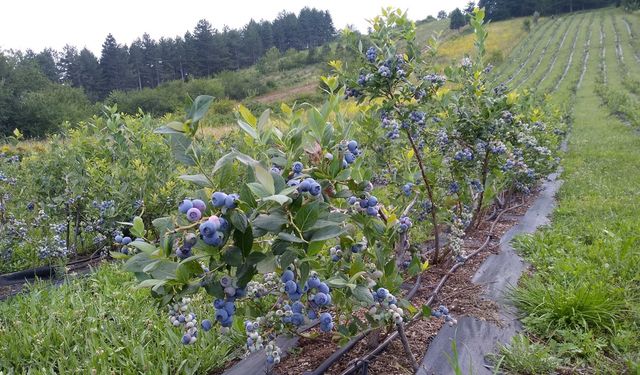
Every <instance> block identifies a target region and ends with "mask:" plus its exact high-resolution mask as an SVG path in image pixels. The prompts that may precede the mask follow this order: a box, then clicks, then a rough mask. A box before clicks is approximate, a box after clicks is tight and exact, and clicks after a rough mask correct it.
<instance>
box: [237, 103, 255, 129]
mask: <svg viewBox="0 0 640 375" xmlns="http://www.w3.org/2000/svg"><path fill="white" fill-rule="evenodd" d="M238 112H239V113H240V116H242V118H243V119H244V121H246V122H247V123H248V124H249V125H251V126H255V125H256V117H255V116H254V115H253V113H251V111H250V110H248V109H247V107H245V106H243V105H242V104H240V105H239V106H238Z"/></svg>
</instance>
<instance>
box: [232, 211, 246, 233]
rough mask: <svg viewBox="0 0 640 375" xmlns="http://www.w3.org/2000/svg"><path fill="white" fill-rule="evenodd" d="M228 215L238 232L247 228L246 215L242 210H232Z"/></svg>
mask: <svg viewBox="0 0 640 375" xmlns="http://www.w3.org/2000/svg"><path fill="white" fill-rule="evenodd" d="M229 215H230V219H231V225H233V227H234V228H236V229H237V230H239V231H240V232H244V231H246V230H247V226H248V225H249V220H248V219H247V215H245V214H244V212H242V211H240V210H232V211H231V213H230V214H229ZM249 229H250V228H249Z"/></svg>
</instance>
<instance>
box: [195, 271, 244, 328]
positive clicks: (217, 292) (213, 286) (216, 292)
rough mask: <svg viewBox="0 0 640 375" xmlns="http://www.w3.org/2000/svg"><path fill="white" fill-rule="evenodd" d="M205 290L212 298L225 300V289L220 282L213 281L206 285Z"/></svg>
mask: <svg viewBox="0 0 640 375" xmlns="http://www.w3.org/2000/svg"><path fill="white" fill-rule="evenodd" d="M204 290H206V291H207V294H209V295H210V296H214V297H216V298H224V289H223V288H222V285H220V283H219V282H218V280H211V282H209V283H207V284H205V286H204ZM238 320H239V319H238Z"/></svg>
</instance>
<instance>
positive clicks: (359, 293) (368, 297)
mask: <svg viewBox="0 0 640 375" xmlns="http://www.w3.org/2000/svg"><path fill="white" fill-rule="evenodd" d="M351 292H352V293H353V296H354V297H356V299H357V300H358V301H362V302H366V303H367V305H371V304H373V302H374V301H373V295H372V294H371V291H370V290H369V288H367V287H364V286H362V285H357V286H356V287H355V288H353V289H352V290H351Z"/></svg>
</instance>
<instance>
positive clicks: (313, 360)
mask: <svg viewBox="0 0 640 375" xmlns="http://www.w3.org/2000/svg"><path fill="white" fill-rule="evenodd" d="M536 195H537V194H530V195H528V196H525V197H518V198H515V199H514V201H515V202H513V203H512V204H511V206H512V207H513V206H517V205H518V204H520V203H523V204H522V205H521V206H520V207H518V208H514V209H512V210H510V211H509V212H508V214H507V213H505V215H502V216H500V218H499V220H500V221H499V222H498V223H496V224H495V227H494V229H493V233H492V236H491V240H490V241H489V244H488V246H487V247H485V249H484V250H483V251H481V252H480V253H478V254H477V255H476V256H475V257H473V258H471V259H469V260H467V262H466V263H465V265H464V266H463V267H460V268H458V270H457V271H456V272H455V273H453V274H452V275H450V277H449V279H448V280H447V282H446V283H445V285H444V287H443V288H442V289H441V290H440V292H439V294H438V295H437V297H436V298H435V300H434V302H433V303H432V306H438V305H440V304H444V305H446V306H447V307H448V308H449V310H450V311H451V314H452V316H454V317H456V318H459V317H462V316H473V317H476V318H478V319H481V320H487V321H491V322H494V323H496V324H500V321H499V316H498V313H497V306H496V305H495V304H494V303H493V302H490V301H487V300H486V299H483V298H482V286H480V285H476V284H473V283H472V282H471V279H472V278H473V276H474V274H475V273H476V271H477V270H478V268H479V267H480V265H481V264H482V262H483V261H484V260H485V259H486V258H487V257H488V256H489V255H490V254H492V253H496V252H497V251H498V250H499V241H500V238H501V237H502V235H503V234H504V233H505V232H506V231H508V230H509V229H510V228H511V227H512V226H513V225H514V224H516V223H517V221H518V220H519V218H520V217H521V216H523V215H524V213H525V212H526V211H527V209H528V208H529V207H530V205H531V204H532V203H533V201H534V200H535V198H536ZM493 224H494V222H493V221H485V222H483V223H482V224H481V225H480V226H479V228H477V229H474V230H471V231H470V232H469V233H468V235H467V236H466V237H465V243H464V248H465V250H466V251H467V253H468V254H470V253H472V252H474V251H475V250H476V249H478V248H479V247H480V246H481V245H482V244H483V243H484V242H485V240H486V238H487V234H488V233H489V231H490V228H491V226H492V225H493ZM452 265H453V262H452V261H447V262H442V263H440V264H437V265H432V266H431V267H430V268H429V269H428V270H427V271H425V272H424V273H423V274H422V280H421V283H420V287H419V289H418V292H417V293H416V295H415V296H414V298H413V299H412V300H411V303H412V304H413V306H416V307H417V308H420V307H421V306H422V305H423V304H424V303H425V302H426V300H427V299H428V298H429V297H430V295H431V293H432V290H433V288H434V287H435V285H437V283H438V282H439V281H440V279H441V278H442V276H443V275H445V274H446V273H447V272H448V271H449V270H450V268H451V266H452ZM443 324H444V321H443V320H442V319H435V318H430V319H417V320H416V321H415V322H414V323H412V324H411V325H408V326H407V327H406V328H405V331H406V335H407V339H408V341H409V345H410V347H411V351H412V352H413V354H414V356H415V357H416V360H417V362H418V363H420V362H421V360H422V357H423V356H424V354H425V353H426V349H427V347H428V345H429V343H430V342H431V340H433V338H434V337H435V335H436V334H437V333H438V331H439V330H440V328H441V327H442V325H443ZM385 336H386V334H381V335H380V337H379V338H377V340H368V338H365V339H363V340H362V341H361V342H359V343H358V344H356V345H355V346H354V348H353V349H352V350H351V351H349V352H348V353H346V354H345V355H344V356H343V357H342V358H341V360H339V361H338V362H336V363H334V364H333V366H332V367H330V368H329V370H328V371H327V372H326V374H340V373H342V371H344V370H345V369H346V368H347V367H348V366H349V365H351V364H352V363H353V361H356V360H358V359H359V358H360V357H362V356H363V355H365V354H366V353H367V352H369V351H370V350H372V349H373V348H375V347H376V346H377V345H378V343H379V342H382V341H383V340H384V338H385ZM368 341H373V344H369V343H368ZM338 348H339V345H338V344H337V342H336V341H335V340H331V339H330V338H329V337H326V338H325V337H322V336H318V337H317V338H315V339H313V340H310V339H306V338H302V339H301V340H300V342H299V346H298V348H296V349H295V350H294V351H293V353H291V355H289V356H287V357H286V358H284V360H283V361H282V362H281V363H280V364H279V365H278V366H276V368H275V369H274V371H273V372H274V373H275V374H279V375H294V374H295V375H299V374H304V373H305V372H307V371H313V370H314V369H315V368H316V367H317V366H318V365H320V364H321V363H322V362H323V361H324V360H325V359H326V358H328V357H329V356H330V355H331V354H332V353H333V352H334V351H335V350H337V349H338ZM366 367H367V369H366V372H364V371H362V373H368V374H385V375H393V374H413V373H414V371H413V369H412V367H411V363H410V361H409V359H408V356H407V354H406V352H405V350H404V348H403V346H402V343H401V342H400V340H394V341H393V342H392V343H391V344H390V345H389V346H388V347H387V348H386V349H385V350H384V351H383V352H382V353H381V354H380V355H379V356H378V357H376V358H375V359H374V360H372V361H370V362H369V363H367V364H366Z"/></svg>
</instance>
